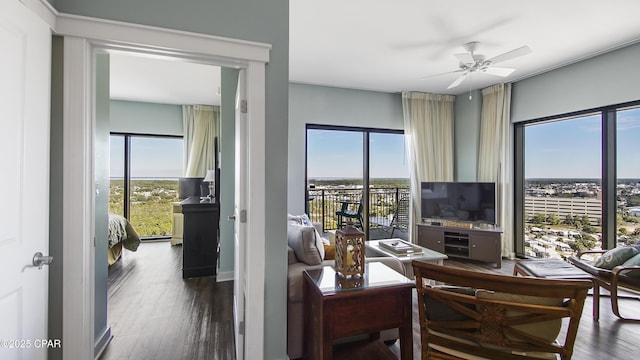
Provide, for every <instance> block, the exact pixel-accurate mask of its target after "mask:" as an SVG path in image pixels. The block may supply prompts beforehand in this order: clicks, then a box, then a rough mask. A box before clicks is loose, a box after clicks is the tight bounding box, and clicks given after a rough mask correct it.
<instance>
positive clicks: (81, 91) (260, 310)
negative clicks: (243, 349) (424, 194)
mask: <svg viewBox="0 0 640 360" xmlns="http://www.w3.org/2000/svg"><path fill="white" fill-rule="evenodd" d="M27 1H36V0H27ZM54 31H55V32H56V33H57V34H59V35H61V36H64V105H63V107H64V109H63V111H64V144H63V154H64V159H65V161H64V165H63V176H64V180H63V181H64V184H63V190H64V194H65V196H64V200H63V235H64V245H63V255H64V259H65V266H64V271H63V284H64V285H63V315H62V316H63V336H64V339H63V341H64V358H65V359H66V358H69V359H90V358H93V355H94V347H95V341H96V339H95V337H94V321H95V319H94V317H95V309H94V298H95V293H94V292H95V283H94V271H95V269H94V267H95V261H94V257H95V250H94V234H95V229H94V227H95V225H94V218H95V204H94V198H95V195H94V194H95V190H94V185H93V184H94V182H95V173H94V166H93V161H94V160H93V159H94V156H95V148H94V142H95V126H94V124H95V95H94V93H95V54H96V52H99V51H108V52H113V51H121V52H130V53H142V54H147V55H149V56H157V57H165V58H171V59H175V60H178V61H197V62H200V63H205V64H212V65H222V66H228V67H235V68H239V69H246V70H247V75H248V76H247V79H246V88H247V89H248V94H247V95H248V96H247V101H248V104H249V106H248V111H247V119H248V121H249V123H250V126H248V129H249V135H248V137H249V138H248V141H246V143H245V144H236V146H243V147H245V148H246V149H247V155H248V159H247V163H248V174H247V175H248V179H247V185H248V186H247V193H248V194H250V197H249V201H248V210H249V214H250V215H249V216H248V221H247V229H248V234H247V236H248V238H250V239H251V243H252V246H251V247H250V248H249V250H250V252H249V253H248V254H247V256H248V264H249V265H248V267H247V273H246V282H247V284H248V290H247V293H246V295H247V296H246V304H250V305H249V306H248V307H247V309H246V311H247V312H246V316H245V321H246V329H247V335H246V336H247V338H250V339H251V344H252V346H251V353H247V358H250V359H262V358H264V315H265V314H264V295H265V291H264V290H265V289H264V288H265V241H266V227H265V218H266V208H265V182H264V175H265V144H266V139H265V131H264V130H265V128H266V125H265V124H266V115H265V103H266V102H265V95H266V94H265V89H266V85H265V81H266V72H265V66H266V63H267V62H268V61H269V53H270V49H271V45H269V44H262V43H256V42H249V41H245V40H235V39H228V38H222V37H216V36H210V35H203V34H197V33H189V32H185V31H177V30H170V29H163V28H157V27H150V26H143V25H136V24H130V23H123V22H116V21H108V20H102V19H94V18H87V17H81V16H75V15H69V14H58V16H57V18H56V21H55V29H54Z"/></svg>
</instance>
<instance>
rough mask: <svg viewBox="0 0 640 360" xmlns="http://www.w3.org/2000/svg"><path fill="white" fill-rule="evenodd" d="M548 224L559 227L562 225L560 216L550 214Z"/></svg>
mask: <svg viewBox="0 0 640 360" xmlns="http://www.w3.org/2000/svg"><path fill="white" fill-rule="evenodd" d="M547 222H548V223H549V224H551V225H558V224H560V219H559V218H558V215H556V214H548V215H547Z"/></svg>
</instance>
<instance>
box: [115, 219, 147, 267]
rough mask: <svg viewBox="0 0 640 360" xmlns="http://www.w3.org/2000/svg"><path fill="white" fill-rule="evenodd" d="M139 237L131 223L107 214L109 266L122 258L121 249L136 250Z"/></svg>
mask: <svg viewBox="0 0 640 360" xmlns="http://www.w3.org/2000/svg"><path fill="white" fill-rule="evenodd" d="M138 245H140V237H139V236H138V233H136V231H135V229H134V228H133V226H131V223H129V221H128V220H127V219H126V218H124V217H123V216H120V215H114V214H109V251H108V261H109V265H113V264H114V263H115V262H116V261H118V259H120V257H121V256H122V248H123V247H124V248H125V249H127V250H129V251H136V250H138Z"/></svg>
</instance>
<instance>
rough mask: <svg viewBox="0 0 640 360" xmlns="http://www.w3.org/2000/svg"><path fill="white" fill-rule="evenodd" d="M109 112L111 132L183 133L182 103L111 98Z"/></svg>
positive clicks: (180, 134)
mask: <svg viewBox="0 0 640 360" xmlns="http://www.w3.org/2000/svg"><path fill="white" fill-rule="evenodd" d="M110 112H111V113H110V116H109V118H110V121H111V123H110V125H109V130H110V131H112V132H123V133H131V134H156V135H178V136H182V135H183V130H182V105H170V104H155V103H147V102H139V101H126V100H113V99H112V100H111V101H110Z"/></svg>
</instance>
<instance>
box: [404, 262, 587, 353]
mask: <svg viewBox="0 0 640 360" xmlns="http://www.w3.org/2000/svg"><path fill="white" fill-rule="evenodd" d="M412 265H413V269H414V272H415V276H416V289H417V293H418V306H419V316H420V335H421V343H422V359H540V358H543V359H545V358H548V359H557V356H558V355H559V356H560V358H561V359H571V355H572V353H573V344H574V342H575V339H576V334H577V332H578V324H579V322H580V316H581V314H582V308H583V306H584V300H585V298H586V296H587V291H588V290H589V288H591V287H592V283H591V281H589V280H555V279H553V280H551V279H538V278H528V277H527V278H525V277H515V276H504V275H495V274H487V273H478V272H473V271H466V270H461V269H454V268H449V267H445V266H441V265H435V264H428V263H423V262H420V261H419V260H414V261H413V263H412ZM433 281H435V282H436V283H446V284H449V285H453V287H452V286H441V285H439V286H431V285H430V284H429V283H430V282H433ZM564 318H568V320H569V321H568V328H567V330H566V335H565V336H563V337H562V336H561V337H560V338H558V334H559V332H560V327H561V325H562V320H563V319H564Z"/></svg>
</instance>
